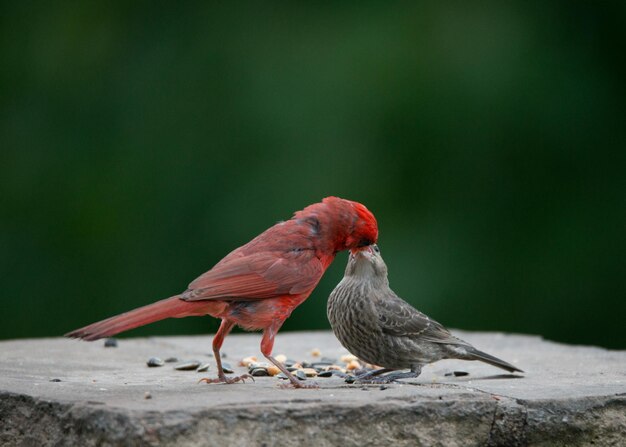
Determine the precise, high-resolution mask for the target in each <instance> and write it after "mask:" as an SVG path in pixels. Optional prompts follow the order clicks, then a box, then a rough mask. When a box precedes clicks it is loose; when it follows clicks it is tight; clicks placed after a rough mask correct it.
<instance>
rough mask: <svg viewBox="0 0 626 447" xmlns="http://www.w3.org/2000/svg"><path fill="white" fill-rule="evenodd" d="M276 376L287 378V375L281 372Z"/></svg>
mask: <svg viewBox="0 0 626 447" xmlns="http://www.w3.org/2000/svg"><path fill="white" fill-rule="evenodd" d="M276 377H278V378H279V379H284V380H287V376H286V375H285V373H282V372H281V373H278V374H276Z"/></svg>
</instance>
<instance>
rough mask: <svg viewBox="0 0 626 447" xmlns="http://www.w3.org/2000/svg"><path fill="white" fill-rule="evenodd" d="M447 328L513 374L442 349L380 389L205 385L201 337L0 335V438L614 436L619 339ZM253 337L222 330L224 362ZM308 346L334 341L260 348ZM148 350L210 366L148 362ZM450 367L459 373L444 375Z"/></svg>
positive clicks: (502, 441)
mask: <svg viewBox="0 0 626 447" xmlns="http://www.w3.org/2000/svg"><path fill="white" fill-rule="evenodd" d="M458 334H459V335H460V336H461V337H462V338H464V339H466V340H467V341H469V342H471V343H473V344H474V345H475V346H476V347H477V348H479V349H482V350H484V351H487V352H489V353H491V354H493V355H496V356H498V357H500V358H502V359H504V360H507V361H509V362H512V363H513V364H515V365H517V366H519V367H520V368H522V369H524V370H525V371H526V373H525V374H523V375H516V376H514V375H510V374H503V372H502V371H501V370H498V369H496V368H493V367H491V366H489V365H485V364H481V363H479V362H463V361H459V360H445V361H441V362H438V363H435V364H432V365H429V366H427V367H425V368H424V371H423V374H422V375H421V376H420V377H419V378H418V379H413V380H411V381H407V382H404V383H403V384H393V385H389V387H388V388H387V389H384V390H383V389H381V388H380V387H379V386H377V385H367V386H363V385H348V384H346V383H344V381H343V380H342V379H340V378H317V379H315V380H316V382H317V383H318V384H319V385H320V388H319V389H304V390H296V389H282V388H280V387H279V386H278V384H279V383H283V382H281V381H280V380H279V379H277V378H273V377H259V378H257V379H256V381H255V382H254V383H252V382H247V383H245V384H234V385H223V384H217V385H216V384H212V385H207V384H204V383H200V384H199V383H198V379H199V378H201V377H206V376H209V377H215V366H214V362H213V359H212V358H211V357H210V356H209V352H210V350H211V349H210V346H211V337H210V336H206V337H156V338H147V339H146V338H139V339H120V340H119V346H118V347H117V348H105V347H104V345H103V342H102V341H97V342H93V343H87V342H82V341H76V340H66V339H62V338H54V339H36V340H12V341H3V342H0V445H2V446H13V445H25V446H31V445H32V446H43V445H60V446H63V445H80V446H95V445H105V446H106V445H129V446H135V445H139V446H141V445H180V446H200V445H221V446H226V445H228V446H240V445H241V446H254V445H266V446H271V445H280V446H295V445H299V446H302V445H316V446H332V445H341V446H368V445H390V446H431V445H432V446H472V445H486V446H495V445H503V446H524V445H533V446H551V445H563V446H574V445H600V446H607V445H615V446H617V445H620V446H624V445H626V351H607V350H604V349H600V348H594V347H584V346H568V345H562V344H557V343H552V342H548V341H545V340H542V339H541V338H539V337H533V336H522V335H503V334H498V333H468V332H465V333H462V332H459V333H458ZM259 342H260V336H259V334H245V335H231V336H229V337H228V338H227V339H226V342H225V344H224V352H226V354H227V359H226V361H228V362H230V363H231V365H233V366H236V365H237V363H238V361H239V359H241V358H243V357H245V356H249V355H256V356H258V357H259V358H260V357H261V356H260V353H259ZM314 348H318V349H320V350H321V353H322V355H323V356H326V357H334V358H338V357H339V356H340V355H342V354H345V353H346V351H345V350H344V349H343V348H342V347H341V346H340V345H339V343H338V342H337V340H336V339H335V338H334V336H333V335H332V334H331V333H330V332H301V333H281V334H279V335H278V337H277V341H276V346H275V349H274V353H275V354H281V353H283V354H286V355H287V356H288V357H289V358H293V359H295V360H309V361H310V360H313V358H312V357H311V351H312V349H314ZM152 356H158V357H161V358H163V359H165V358H167V357H170V356H175V357H177V358H179V359H181V360H182V359H198V360H206V361H209V362H211V363H212V366H211V369H210V370H209V371H208V372H207V373H198V372H195V371H176V370H174V369H173V366H172V364H169V363H166V364H165V366H163V367H158V368H148V367H147V366H146V361H147V360H148V358H150V357H152ZM459 370H460V371H466V372H468V373H469V375H468V376H464V377H454V376H452V377H451V376H446V375H445V373H447V372H451V371H459ZM243 372H245V369H244V368H242V367H236V373H243ZM58 380H60V381H58ZM147 392H148V393H150V395H151V398H150V399H146V393H147Z"/></svg>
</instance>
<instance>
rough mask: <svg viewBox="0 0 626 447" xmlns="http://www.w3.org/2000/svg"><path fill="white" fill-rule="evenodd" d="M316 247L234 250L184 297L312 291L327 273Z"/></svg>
mask: <svg viewBox="0 0 626 447" xmlns="http://www.w3.org/2000/svg"><path fill="white" fill-rule="evenodd" d="M324 270H325V269H324V267H323V265H322V262H321V261H320V260H319V259H318V258H317V256H315V252H314V251H313V250H292V251H289V252H283V251H262V252H257V253H252V254H243V253H233V254H232V256H228V257H227V258H225V259H223V260H222V261H221V262H220V263H218V264H217V265H216V266H215V267H213V268H212V269H211V270H209V271H208V272H206V273H204V274H203V275H201V276H200V277H198V278H196V279H195V280H194V281H193V282H192V283H191V284H189V287H188V289H187V291H186V292H184V293H183V294H182V295H181V298H182V299H184V300H186V301H200V300H210V299H228V298H233V299H235V298H236V299H263V298H273V297H277V296H281V295H298V294H301V293H305V292H308V291H311V290H312V289H313V288H314V287H315V286H316V285H317V283H318V281H319V280H320V278H321V277H322V275H323V274H324Z"/></svg>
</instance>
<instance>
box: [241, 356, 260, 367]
mask: <svg viewBox="0 0 626 447" xmlns="http://www.w3.org/2000/svg"><path fill="white" fill-rule="evenodd" d="M256 362H258V359H257V358H256V357H254V356H250V357H244V358H243V359H241V361H240V362H239V366H245V367H249V366H250V364H251V363H256Z"/></svg>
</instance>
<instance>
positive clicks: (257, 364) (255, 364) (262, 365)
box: [248, 362, 270, 371]
mask: <svg viewBox="0 0 626 447" xmlns="http://www.w3.org/2000/svg"><path fill="white" fill-rule="evenodd" d="M269 366H270V364H269V363H266V362H252V363H250V364H249V365H248V371H252V370H253V369H257V368H269Z"/></svg>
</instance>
